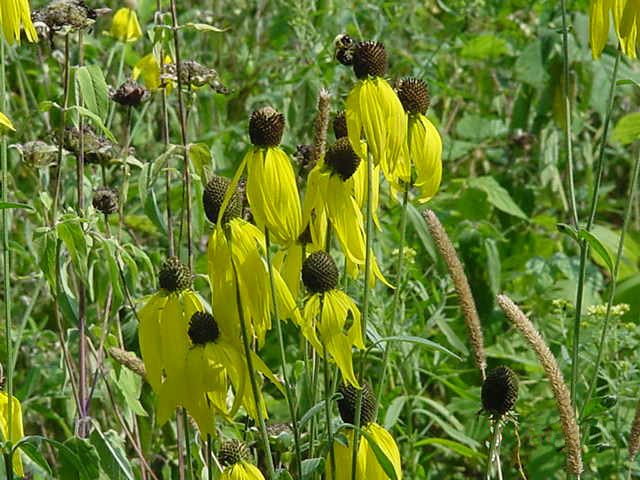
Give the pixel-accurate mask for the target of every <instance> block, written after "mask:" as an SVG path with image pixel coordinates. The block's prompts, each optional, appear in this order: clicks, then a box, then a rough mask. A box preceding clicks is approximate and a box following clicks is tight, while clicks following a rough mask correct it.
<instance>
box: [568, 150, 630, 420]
mask: <svg viewBox="0 0 640 480" xmlns="http://www.w3.org/2000/svg"><path fill="white" fill-rule="evenodd" d="M639 170H640V155H636V160H635V162H634V164H633V171H632V173H631V184H630V185H629V196H628V197H627V198H628V200H627V206H626V207H625V212H624V222H623V224H622V232H620V240H618V251H617V252H616V261H615V263H614V265H613V272H611V284H610V285H609V296H608V299H607V312H606V314H605V317H604V322H603V324H602V331H601V332H600V342H599V343H598V354H597V356H596V363H595V367H594V370H593V377H592V379H591V383H590V385H589V390H588V391H587V396H586V398H585V401H584V403H583V405H582V409H581V410H580V416H581V417H582V415H583V414H584V409H585V408H586V406H587V404H588V403H589V400H591V396H592V395H593V392H594V390H595V388H596V384H597V383H598V370H599V369H600V364H601V363H602V354H603V352H604V343H605V339H606V336H607V328H608V326H609V319H610V318H611V307H612V306H613V298H614V297H615V295H616V280H617V278H618V270H619V269H620V262H621V260H622V253H623V250H624V237H625V235H626V233H627V229H628V228H629V223H630V221H631V212H632V210H631V209H632V205H633V203H634V197H635V194H636V184H637V183H638V171H639Z"/></svg>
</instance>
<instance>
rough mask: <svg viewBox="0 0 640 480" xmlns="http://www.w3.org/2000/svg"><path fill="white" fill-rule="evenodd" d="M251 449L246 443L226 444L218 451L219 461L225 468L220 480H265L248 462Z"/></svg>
mask: <svg viewBox="0 0 640 480" xmlns="http://www.w3.org/2000/svg"><path fill="white" fill-rule="evenodd" d="M248 459H249V449H248V448H247V446H246V445H245V443H244V442H240V441H237V440H233V441H230V442H224V443H223V444H222V445H221V446H220V450H219V451H218V460H219V461H220V465H221V466H222V468H223V471H222V476H221V477H220V480H264V476H263V475H262V473H261V472H260V470H258V469H257V468H256V466H255V465H252V464H251V463H249V461H248Z"/></svg>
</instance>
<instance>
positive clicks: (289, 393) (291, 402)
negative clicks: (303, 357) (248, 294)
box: [264, 228, 302, 475]
mask: <svg viewBox="0 0 640 480" xmlns="http://www.w3.org/2000/svg"><path fill="white" fill-rule="evenodd" d="M264 236H265V242H266V247H267V266H268V268H269V284H270V287H271V301H272V303H273V316H274V317H275V318H274V323H275V324H276V331H277V332H278V344H279V346H280V363H281V365H282V378H283V379H284V391H285V394H286V395H285V396H286V398H287V405H288V406H289V414H290V415H291V426H292V427H293V440H294V443H295V449H296V467H297V469H298V475H302V450H301V449H300V431H299V430H298V420H297V414H296V404H295V395H294V393H293V390H292V388H291V384H290V383H289V375H288V374H287V354H286V352H285V348H284V337H283V335H282V325H281V324H280V323H281V322H280V316H279V315H278V297H277V293H276V279H275V275H274V273H273V262H272V261H271V241H270V240H269V229H268V228H265V229H264Z"/></svg>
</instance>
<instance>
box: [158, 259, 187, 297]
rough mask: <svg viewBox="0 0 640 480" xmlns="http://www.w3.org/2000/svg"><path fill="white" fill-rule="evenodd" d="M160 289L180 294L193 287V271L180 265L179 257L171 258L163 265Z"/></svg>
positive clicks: (160, 275)
mask: <svg viewBox="0 0 640 480" xmlns="http://www.w3.org/2000/svg"><path fill="white" fill-rule="evenodd" d="M158 277H159V280H160V287H161V288H164V289H165V290H167V291H168V292H170V293H179V292H181V291H182V290H186V289H187V288H189V287H190V286H191V270H190V269H189V267H187V266H186V265H184V264H183V263H180V260H178V257H169V258H167V260H166V261H165V262H164V264H163V265H162V268H161V269H160V274H159V275H158Z"/></svg>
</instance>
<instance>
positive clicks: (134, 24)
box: [111, 8, 142, 42]
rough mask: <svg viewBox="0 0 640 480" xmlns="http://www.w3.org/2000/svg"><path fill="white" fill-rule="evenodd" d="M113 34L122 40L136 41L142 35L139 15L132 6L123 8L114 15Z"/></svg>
mask: <svg viewBox="0 0 640 480" xmlns="http://www.w3.org/2000/svg"><path fill="white" fill-rule="evenodd" d="M111 35H113V36H114V37H115V38H116V39H117V40H120V41H121V42H135V41H136V40H138V39H139V38H140V37H141V36H142V29H141V28H140V23H139V22H138V15H137V14H136V12H135V11H134V10H131V9H130V8H121V9H119V10H118V11H117V12H116V13H115V15H114V16H113V21H112V22H111Z"/></svg>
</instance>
